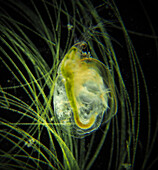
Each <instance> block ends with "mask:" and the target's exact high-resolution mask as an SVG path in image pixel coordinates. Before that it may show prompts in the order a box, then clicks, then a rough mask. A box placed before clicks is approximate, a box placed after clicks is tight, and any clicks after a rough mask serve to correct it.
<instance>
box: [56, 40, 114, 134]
mask: <svg viewBox="0 0 158 170" xmlns="http://www.w3.org/2000/svg"><path fill="white" fill-rule="evenodd" d="M86 45H87V44H86V43H85V42H79V43H77V44H75V45H74V46H73V47H71V49H70V50H69V51H68V53H67V54H66V55H65V57H64V59H63V60H62V62H61V64H60V65H59V69H58V76H57V80H56V84H55V90H54V111H55V114H56V116H57V119H58V120H59V122H60V123H61V127H62V128H63V130H66V131H68V132H69V133H70V134H71V135H73V136H76V137H83V136H85V134H88V133H90V132H92V131H94V130H96V129H97V128H98V127H99V126H100V125H101V123H102V122H107V121H108V120H110V119H111V118H112V117H113V115H115V114H116V110H117V100H116V94H115V90H114V88H113V87H114V85H113V84H112V83H113V82H112V80H111V75H110V71H109V69H108V68H106V66H105V65H104V64H103V63H101V62H100V61H99V60H96V59H94V58H91V56H90V52H89V53H86V52H83V51H82V50H83V48H86ZM111 104H113V105H114V109H113V111H109V110H110V107H111V106H110V105H111ZM103 119H104V120H103Z"/></svg>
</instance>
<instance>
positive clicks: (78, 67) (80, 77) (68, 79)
mask: <svg viewBox="0 0 158 170" xmlns="http://www.w3.org/2000/svg"><path fill="white" fill-rule="evenodd" d="M90 61H93V62H90ZM94 61H95V62H94ZM96 63H99V64H100V62H99V61H98V60H95V59H92V58H82V55H81V51H80V49H79V48H77V47H75V46H73V47H72V48H71V49H70V50H69V51H68V53H67V54H66V55H65V57H64V59H63V61H62V63H61V74H62V76H63V77H64V78H65V89H66V94H67V97H68V100H69V102H70V106H71V107H72V110H73V116H74V121H75V123H76V125H77V126H78V127H80V128H81V129H88V128H90V127H92V126H93V124H94V123H95V121H96V117H97V115H98V113H97V112H95V113H93V114H92V115H91V116H90V118H89V119H88V120H85V119H83V118H82V117H81V116H80V110H79V108H80V106H81V104H82V103H81V102H80V100H79V99H78V100H77V96H79V93H81V91H84V87H83V85H84V84H85V83H86V82H87V81H89V82H90V83H92V84H96V86H98V87H99V86H104V84H103V80H102V77H101V76H100V74H99V73H98V72H99V70H98V69H97V66H96ZM88 94H89V95H91V96H92V97H95V96H93V94H92V93H90V92H88ZM98 95H100V94H98ZM91 96H90V97H91ZM100 98H101V99H102V100H104V99H103V98H102V95H100ZM103 102H104V101H103ZM105 105H106V103H105Z"/></svg>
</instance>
